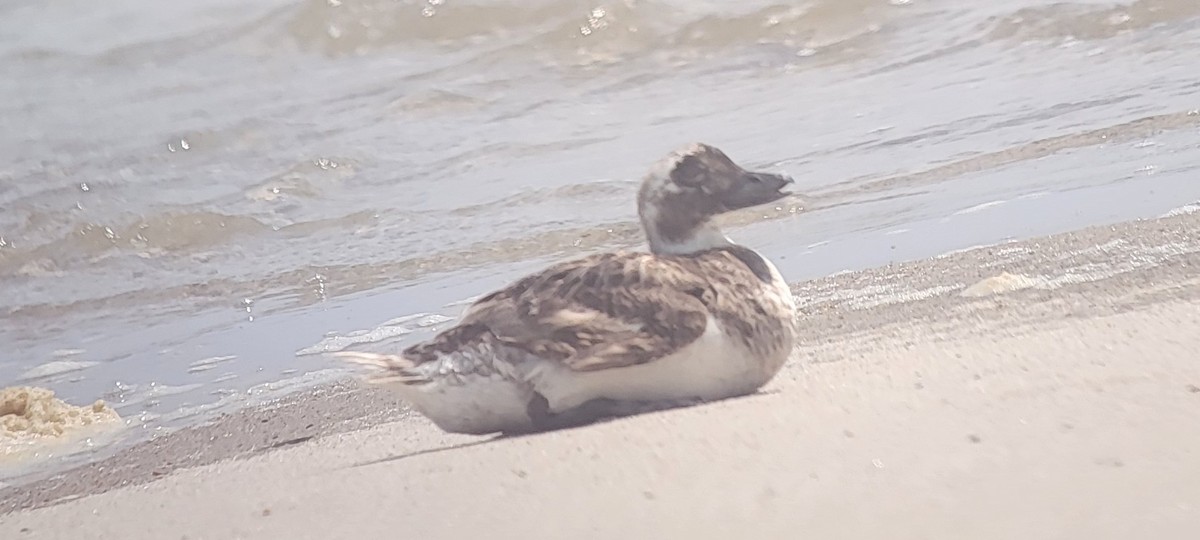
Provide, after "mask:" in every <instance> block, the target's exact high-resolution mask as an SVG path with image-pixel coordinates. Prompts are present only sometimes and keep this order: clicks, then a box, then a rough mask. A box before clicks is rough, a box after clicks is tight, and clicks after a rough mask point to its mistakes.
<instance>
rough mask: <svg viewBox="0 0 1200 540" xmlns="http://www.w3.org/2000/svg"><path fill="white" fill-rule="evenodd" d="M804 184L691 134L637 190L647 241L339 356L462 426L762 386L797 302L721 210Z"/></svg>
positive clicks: (526, 422) (568, 420)
mask: <svg viewBox="0 0 1200 540" xmlns="http://www.w3.org/2000/svg"><path fill="white" fill-rule="evenodd" d="M791 182H792V180H791V178H789V177H787V176H783V175H778V174H770V173H765V172H753V171H747V170H746V169H743V168H742V167H740V166H738V165H737V164H735V163H734V162H733V161H732V160H730V159H729V158H728V157H726V155H725V154H724V153H723V152H721V151H720V150H719V149H717V148H714V147H712V146H709V145H705V144H690V145H688V146H686V147H683V148H681V149H678V150H676V151H674V152H672V153H671V154H670V155H668V156H667V157H666V158H664V159H662V160H661V161H659V162H658V163H656V164H655V165H654V166H653V167H652V168H651V170H650V172H649V174H647V175H646V176H645V178H644V179H643V182H642V185H641V189H640V191H639V192H638V198H637V202H638V213H639V215H640V217H641V222H642V227H643V228H644V230H645V233H646V238H647V240H648V244H649V248H650V252H649V253H645V252H624V251H622V252H608V253H599V254H595V255H591V256H586V257H582V258H578V259H575V260H569V261H566V262H561V263H558V264H555V265H552V266H550V267H548V268H546V269H545V270H542V271H540V272H537V273H534V274H530V275H527V276H525V277H524V278H522V279H520V280H518V281H516V282H514V283H512V284H510V285H508V286H507V287H504V288H502V289H500V290H497V291H494V292H492V293H491V294H488V295H486V296H484V297H482V298H480V299H478V300H476V301H475V302H473V303H472V304H471V305H470V306H469V307H468V308H467V309H466V310H465V312H464V313H463V316H462V318H461V319H460V320H459V321H458V323H457V324H456V325H454V326H453V327H450V328H447V329H445V330H443V331H441V332H440V333H438V334H437V335H436V336H435V337H434V338H432V339H431V340H429V341H426V342H424V343H419V344H416V345H413V346H411V347H409V348H407V349H405V350H403V351H402V352H401V353H400V354H398V355H385V354H374V353H364V352H342V353H337V354H338V356H340V357H342V358H343V359H345V360H348V361H351V362H355V363H359V364H365V365H369V366H373V367H374V368H376V370H375V372H374V373H373V374H372V375H371V376H370V377H368V378H367V380H368V382H371V383H375V384H382V385H386V386H387V387H388V388H390V389H393V390H394V391H396V392H398V393H399V395H400V396H401V397H402V398H403V399H405V400H406V401H408V402H409V403H411V404H412V405H413V406H414V407H415V408H416V409H417V410H418V411H419V412H421V413H422V414H424V415H425V416H426V417H428V418H429V419H431V420H432V421H433V422H434V423H435V424H437V425H438V426H439V427H440V428H442V429H443V430H445V431H449V432H456V433H471V434H485V433H494V432H506V433H517V432H528V431H534V430H541V429H547V428H554V427H559V426H564V425H575V424H577V423H579V422H581V421H587V420H590V419H593V418H592V417H593V416H594V415H596V414H609V413H614V411H619V410H624V409H623V407H626V406H628V407H632V408H634V409H636V408H637V407H638V406H645V405H646V404H651V405H650V407H651V408H654V405H652V404H656V403H657V404H670V403H679V402H699V401H708V400H716V399H723V398H729V397H735V396H739V395H746V394H750V393H753V392H755V391H757V390H758V389H759V388H760V387H762V386H763V385H765V384H766V383H767V382H768V381H770V380H771V378H772V377H774V376H775V374H776V373H777V372H778V371H779V369H780V368H781V367H782V366H783V364H784V362H785V361H786V360H787V358H788V355H789V353H790V352H791V349H792V342H793V340H794V338H795V329H794V326H793V325H794V313H795V304H794V300H793V298H792V295H791V292H790V291H789V288H788V285H787V283H786V282H785V281H784V280H783V277H782V276H781V275H780V274H779V271H778V270H776V268H775V266H774V265H772V264H771V262H770V261H768V260H767V259H765V258H764V257H762V256H761V255H759V254H758V253H756V252H755V251H754V250H752V249H750V248H747V247H744V246H741V245H738V244H736V243H734V242H733V241H732V240H730V239H729V238H728V237H726V236H725V235H724V234H723V233H722V232H721V230H720V229H719V228H718V227H717V225H716V224H715V223H713V220H712V218H713V217H714V216H716V215H718V214H721V213H723V212H727V211H730V210H735V209H739V208H746V207H750V206H756V205H760V204H765V203H768V202H772V201H776V200H778V199H780V198H781V197H783V196H784V195H786V194H787V193H786V192H785V191H783V188H784V187H785V186H787V185H788V184H789V183H791ZM598 404H602V406H599V408H597V406H598Z"/></svg>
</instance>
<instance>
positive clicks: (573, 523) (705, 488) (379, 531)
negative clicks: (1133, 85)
mask: <svg viewBox="0 0 1200 540" xmlns="http://www.w3.org/2000/svg"><path fill="white" fill-rule="evenodd" d="M1198 267H1200V213H1182V212H1181V213H1179V214H1178V215H1174V216H1168V217H1163V218H1160V219H1155V220H1144V221H1135V222H1129V223H1123V224H1120V225H1116V226H1104V227H1093V228H1089V229H1083V230H1079V231H1076V232H1072V233H1067V234H1062V235H1056V236H1052V237H1044V238H1036V239H1031V240H1028V241H1022V242H1013V243H1008V244H1002V245H997V246H990V247H981V248H976V249H973V250H968V251H963V252H959V253H953V254H947V255H945V256H942V257H937V258H933V259H929V260H925V261H918V262H913V263H906V264H898V265H892V266H889V267H885V268H878V269H873V270H869V271H865V272H856V273H845V274H840V275H835V276H830V277H828V278H823V279H820V280H815V281H811V282H805V283H798V284H796V286H795V288H794V290H795V292H796V294H797V297H798V299H799V300H800V303H801V306H802V311H803V313H802V317H803V321H804V322H803V325H802V327H803V340H802V344H801V346H800V347H799V348H798V350H797V351H796V353H795V355H794V357H793V358H792V361H791V362H790V363H789V365H788V366H787V367H786V368H785V370H784V371H783V372H782V373H781V374H780V375H779V377H777V378H776V379H775V381H773V382H772V383H771V384H770V385H769V386H768V387H767V388H766V389H765V390H764V391H763V392H762V393H760V394H758V395H754V396H750V397H746V398H741V399H735V400H729V401H725V402H719V403H711V404H706V405H702V406H697V407H691V408H687V409H679V410H673V411H665V412H659V413H654V414H647V415H642V416H638V417H632V418H625V419H620V420H614V421H609V422H604V423H600V424H594V425H591V426H586V427H582V428H577V429H571V430H564V431H558V432H553V433H543V434H537V435H532V436H525V437H518V438H508V439H490V438H473V437H464V436H448V435H445V434H443V433H441V432H439V431H438V430H436V429H435V428H434V427H433V426H432V425H431V424H429V423H428V422H426V421H424V420H423V419H421V418H416V417H412V416H411V415H408V414H406V413H405V412H404V409H403V407H402V406H400V405H399V404H398V403H396V402H395V401H394V400H391V399H389V398H388V397H387V396H382V395H379V394H377V393H372V392H369V391H366V390H361V389H358V388H356V387H355V386H354V385H353V384H351V383H343V384H339V385H334V386H331V387H324V388H322V389H319V390H316V391H313V392H308V393H305V394H301V395H297V396H295V397H293V398H290V399H288V400H284V402H282V403H280V404H276V405H274V406H272V407H270V408H263V409H257V410H248V411H242V412H239V413H237V414H232V415H226V416H224V417H222V418H221V419H219V420H218V421H216V422H215V423H212V424H209V425H206V426H201V427H196V428H191V429H187V430H183V431H180V432H178V433H175V434H173V435H170V436H167V437H163V438H160V439H156V440H154V441H150V442H148V443H145V444H142V445H140V446H137V447H134V448H132V449H130V450H127V451H125V452H122V453H121V454H120V455H117V456H115V457H113V458H110V459H108V460H106V461H102V462H99V463H95V464H92V465H88V466H85V467H82V468H80V469H76V470H74V471H69V472H67V473H65V474H63V475H60V476H58V477H54V478H49V479H44V480H40V481H38V482H35V483H32V484H29V485H25V486H22V487H20V488H9V489H8V490H6V491H3V492H0V504H3V507H2V509H0V512H5V513H4V514H0V537H3V538H5V539H9V538H12V539H17V538H64V539H80V538H114V539H116V538H120V539H141V538H145V539H163V538H188V539H200V538H221V539H229V538H289V539H295V538H473V537H487V538H531V537H532V538H567V537H570V538H620V537H626V538H730V537H734V536H735V535H739V536H740V535H748V536H750V537H756V538H793V537H797V536H799V535H803V536H808V537H815V538H893V539H900V538H914V539H915V538H956V539H958V538H972V539H985V538H1024V539H1041V538H1047V539H1049V538H1055V539H1088V540H1096V539H1103V538H1114V539H1115V538H1134V537H1137V538H1156V539H1173V538H1179V539H1183V538H1194V537H1195V536H1194V535H1195V533H1196V530H1197V526H1200V422H1197V421H1196V419H1197V418H1198V416H1197V411H1198V410H1200V363H1198V362H1197V361H1196V360H1197V354H1198V353H1197V351H1200V273H1198V272H1197V270H1196V269H1197V268H1198Z"/></svg>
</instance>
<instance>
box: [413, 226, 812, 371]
mask: <svg viewBox="0 0 1200 540" xmlns="http://www.w3.org/2000/svg"><path fill="white" fill-rule="evenodd" d="M755 261H757V264H756V262H755ZM763 268H765V267H764V266H762V259H761V258H759V257H758V255H757V254H754V253H753V252H752V251H750V250H748V249H745V248H740V247H737V246H731V247H727V248H717V249H712V250H709V251H705V252H701V253H697V254H692V255H679V256H664V255H653V254H649V253H621V252H618V253H603V254H597V255H592V256H588V257H583V258H579V259H575V260H572V261H566V262H562V263H559V264H556V265H553V266H550V267H549V268H547V269H545V270H543V271H541V272H538V273H536V274H532V275H529V276H527V277H525V278H523V279H521V280H519V281H517V282H515V283H513V284H511V285H509V286H508V287H505V288H503V289H500V290H497V291H495V292H493V293H491V294H489V295H487V296H485V297H483V298H480V299H479V300H477V301H475V302H474V303H473V304H472V305H471V306H470V307H469V308H468V309H467V310H466V312H465V313H464V315H463V318H462V320H461V321H460V322H459V323H458V325H456V326H454V327H452V328H450V329H448V330H446V331H444V332H442V333H441V334H439V335H438V336H437V337H435V338H434V339H433V340H431V341H429V342H426V343H422V344H418V345H415V346H413V347H410V348H409V349H408V350H406V351H405V353H404V356H405V357H407V358H409V359H410V360H412V361H414V362H416V363H422V362H426V361H431V360H434V359H436V358H437V357H438V354H440V353H445V352H448V351H451V350H454V349H456V348H458V347H462V346H465V345H467V344H469V343H471V342H473V341H475V340H478V339H482V338H483V337H484V333H488V334H490V336H486V337H488V338H492V337H494V338H495V339H496V340H497V341H499V342H501V343H504V344H506V345H508V346H510V347H513V348H516V349H521V350H524V351H526V352H528V353H530V354H533V355H536V356H539V357H542V358H545V359H547V360H555V361H558V362H562V363H563V364H564V365H566V366H567V367H570V368H571V369H574V370H578V371H590V370H601V369H610V368H617V367H623V366H630V365H636V364H641V363H645V362H650V361H652V360H654V359H657V358H661V357H665V356H668V355H670V354H671V353H673V352H675V351H677V350H679V349H681V348H683V347H684V346H686V345H688V344H689V343H691V342H693V341H695V340H696V339H697V338H699V337H700V336H701V334H703V333H704V331H705V329H706V327H707V324H708V319H709V316H710V315H711V316H713V317H715V318H716V319H717V320H718V321H719V322H721V323H722V324H724V325H725V326H726V327H727V328H728V329H729V330H730V331H733V332H738V333H741V335H744V336H756V335H760V333H762V332H772V331H781V329H778V328H775V327H777V326H779V325H780V324H782V323H781V322H780V321H781V317H780V313H782V312H781V311H780V310H781V309H782V308H780V307H778V306H764V305H763V304H762V302H761V301H760V300H758V299H757V298H758V296H759V288H761V287H766V286H769V285H768V282H769V281H770V275H769V272H768V273H767V275H765V276H764V275H763V273H762V272H763ZM747 307H749V308H750V309H749V311H748V310H747ZM787 315H788V317H790V313H789V314H787ZM747 317H749V318H748V319H747ZM746 345H747V346H748V347H751V350H753V347H755V340H753V339H749V340H747V342H746Z"/></svg>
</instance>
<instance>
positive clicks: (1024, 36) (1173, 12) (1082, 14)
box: [989, 0, 1200, 41]
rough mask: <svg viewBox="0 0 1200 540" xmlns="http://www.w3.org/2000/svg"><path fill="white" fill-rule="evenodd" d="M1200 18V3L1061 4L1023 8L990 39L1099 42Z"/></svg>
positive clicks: (1001, 23) (1000, 23)
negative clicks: (1199, 15) (1131, 32)
mask: <svg viewBox="0 0 1200 540" xmlns="http://www.w3.org/2000/svg"><path fill="white" fill-rule="evenodd" d="M1198 14H1200V2H1196V1H1195V0H1138V1H1136V2H1133V3H1132V4H1129V5H1119V6H1111V7H1109V6H1095V5H1082V4H1071V3H1059V4H1052V5H1049V6H1040V7H1029V8H1022V9H1019V10H1017V11H1015V12H1014V13H1012V14H1011V15H1008V16H1005V17H1002V18H1000V19H998V20H997V21H995V22H993V23H992V27H991V30H990V32H989V36H990V37H991V38H993V39H1003V40H1018V41H1033V40H1043V39H1064V38H1065V39H1075V40H1100V39H1106V38H1110V37H1113V36H1116V35H1118V34H1121V33H1124V32H1129V31H1132V30H1138V29H1142V28H1148V27H1150V26H1154V25H1156V24H1162V23H1168V22H1173V21H1182V20H1186V19H1190V18H1192V17H1195V16H1196V15H1198Z"/></svg>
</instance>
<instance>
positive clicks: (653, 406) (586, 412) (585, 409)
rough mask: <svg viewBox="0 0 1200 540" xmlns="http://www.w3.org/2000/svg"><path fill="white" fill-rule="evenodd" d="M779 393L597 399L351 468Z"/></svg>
mask: <svg viewBox="0 0 1200 540" xmlns="http://www.w3.org/2000/svg"><path fill="white" fill-rule="evenodd" d="M777 393H779V391H778V390H762V391H758V392H755V393H753V394H747V395H744V396H735V397H731V398H725V399H717V400H710V401H687V402H670V403H662V402H659V403H637V404H630V403H614V402H609V401H606V400H596V401H594V402H589V403H587V404H585V405H582V406H580V408H579V409H577V410H575V411H572V414H569V415H560V416H558V417H555V418H552V419H546V418H543V421H542V422H541V426H539V427H538V428H535V429H531V430H529V431H523V432H515V433H501V434H497V435H493V436H490V437H488V438H486V439H483V440H478V441H471V442H465V443H459V444H452V445H449V446H440V447H437V448H426V449H423V450H415V451H413V452H406V453H403V454H397V455H394V456H388V457H384V458H379V459H373V460H370V461H364V462H360V463H355V464H353V465H350V466H349V467H351V468H357V467H366V466H368V465H378V464H380V463H388V462H392V461H400V460H404V459H408V458H414V457H418V456H425V455H430V454H440V453H442V452H451V451H454V450H462V449H465V448H471V447H473V446H481V445H485V444H491V443H494V442H499V441H505V440H514V439H521V438H525V437H536V436H538V435H543V434H547V433H552V432H560V431H567V430H571V429H582V428H586V427H588V426H592V425H597V424H605V423H608V422H615V421H619V420H623V419H626V418H632V417H634V416H641V415H645V414H650V413H656V412H667V411H674V410H679V409H690V408H694V407H701V406H705V405H714V404H717V403H727V402H733V401H737V400H743V399H753V398H757V397H765V396H769V395H772V394H777Z"/></svg>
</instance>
